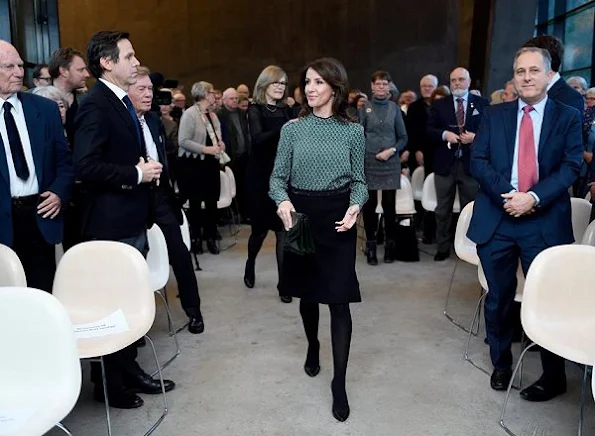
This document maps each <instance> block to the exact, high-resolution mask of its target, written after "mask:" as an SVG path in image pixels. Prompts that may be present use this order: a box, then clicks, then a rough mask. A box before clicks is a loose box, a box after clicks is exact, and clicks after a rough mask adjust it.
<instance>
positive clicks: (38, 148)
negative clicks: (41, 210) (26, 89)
mask: <svg viewBox="0 0 595 436" xmlns="http://www.w3.org/2000/svg"><path fill="white" fill-rule="evenodd" d="M19 99H20V100H21V105H22V107H23V113H24V114H25V123H26V124H27V132H28V133H29V142H30V144H31V154H32V155H33V163H34V164H35V174H36V175H37V180H38V181H39V183H40V184H41V181H42V180H43V155H44V151H45V142H44V140H43V139H44V138H43V133H44V131H45V129H44V128H43V127H44V126H43V123H42V122H41V117H40V114H39V109H38V108H37V106H36V105H35V104H34V103H33V101H31V100H30V99H29V98H27V97H26V96H22V95H21V94H20V93H19ZM21 141H22V140H21Z"/></svg>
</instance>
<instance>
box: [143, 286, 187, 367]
mask: <svg viewBox="0 0 595 436" xmlns="http://www.w3.org/2000/svg"><path fill="white" fill-rule="evenodd" d="M155 293H157V294H158V295H159V296H160V297H161V299H162V300H163V305H164V306H165V311H166V313H167V321H168V324H169V331H170V335H171V336H173V338H174V342H175V344H176V352H175V354H174V355H173V356H172V357H171V358H170V359H169V360H167V361H166V362H165V363H163V364H162V365H161V364H159V363H157V370H156V371H154V372H153V373H151V377H154V376H155V375H156V374H157V373H159V372H160V371H161V370H163V369H165V368H167V367H168V366H169V364H170V363H172V362H173V361H174V360H175V359H176V358H177V357H178V356H179V355H180V354H181V353H182V351H181V350H180V344H179V342H178V335H177V334H176V330H175V329H174V326H173V322H172V316H171V311H170V310H169V305H168V304H167V302H166V301H165V297H164V296H163V294H162V293H161V291H155Z"/></svg>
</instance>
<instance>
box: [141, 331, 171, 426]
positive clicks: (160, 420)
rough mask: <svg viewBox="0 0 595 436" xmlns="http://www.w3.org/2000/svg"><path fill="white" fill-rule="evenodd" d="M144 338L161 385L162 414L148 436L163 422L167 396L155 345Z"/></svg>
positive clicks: (167, 410)
mask: <svg viewBox="0 0 595 436" xmlns="http://www.w3.org/2000/svg"><path fill="white" fill-rule="evenodd" d="M145 338H146V340H147V342H148V343H149V345H150V346H151V350H152V351H153V357H154V358H155V362H156V364H157V374H159V382H160V384H161V393H162V394H163V413H162V414H161V416H160V417H159V419H158V420H157V422H156V423H155V424H153V426H152V427H151V428H150V429H149V430H148V431H147V432H146V433H145V436H149V435H150V434H152V433H153V432H154V431H155V429H157V427H158V426H159V425H160V424H161V423H162V422H163V420H164V419H165V416H166V415H167V413H168V412H169V406H168V405H167V395H166V394H165V384H164V383H163V374H162V373H161V368H160V367H159V359H158V358H157V351H155V344H153V340H152V339H151V337H150V336H149V335H145Z"/></svg>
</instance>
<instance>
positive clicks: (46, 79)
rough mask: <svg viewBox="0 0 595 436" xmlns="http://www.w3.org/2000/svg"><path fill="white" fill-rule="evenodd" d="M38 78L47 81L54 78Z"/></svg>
mask: <svg viewBox="0 0 595 436" xmlns="http://www.w3.org/2000/svg"><path fill="white" fill-rule="evenodd" d="M38 80H45V81H46V82H49V81H50V80H52V78H51V77H40V78H39V79H38Z"/></svg>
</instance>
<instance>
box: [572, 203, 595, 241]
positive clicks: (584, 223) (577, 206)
mask: <svg viewBox="0 0 595 436" xmlns="http://www.w3.org/2000/svg"><path fill="white" fill-rule="evenodd" d="M570 205H571V207H572V233H573V234H574V243H575V244H580V243H581V241H582V240H583V236H584V234H585V230H587V227H588V226H589V219H590V218H591V203H589V202H588V201H587V200H585V199H583V198H571V199H570Z"/></svg>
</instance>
